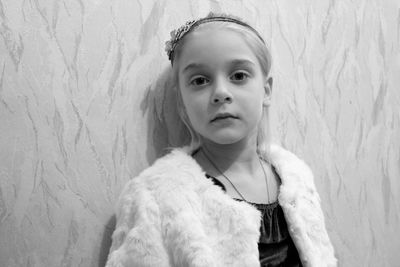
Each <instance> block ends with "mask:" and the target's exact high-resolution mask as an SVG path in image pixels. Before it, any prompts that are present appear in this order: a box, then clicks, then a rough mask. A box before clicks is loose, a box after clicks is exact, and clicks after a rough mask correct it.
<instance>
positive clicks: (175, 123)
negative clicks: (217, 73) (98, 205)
mask: <svg viewBox="0 0 400 267" xmlns="http://www.w3.org/2000/svg"><path fill="white" fill-rule="evenodd" d="M174 84H175V83H174V81H173V79H172V73H171V68H170V67H167V68H165V70H164V71H163V72H162V73H161V75H159V78H158V79H157V80H156V81H155V82H154V83H153V84H151V85H150V86H148V87H147V89H146V91H145V92H144V97H143V100H142V101H141V103H140V110H141V112H142V115H143V116H144V115H145V114H146V113H147V114H148V116H147V125H148V128H147V129H148V130H147V135H148V138H147V140H148V141H147V150H146V158H147V162H148V163H149V164H152V163H153V162H154V161H155V160H156V159H157V158H159V157H160V156H162V155H164V154H166V153H167V152H168V151H169V149H170V148H173V147H181V146H183V145H185V144H188V142H189V140H190V139H189V136H190V135H189V132H188V131H187V129H186V126H185V125H184V124H183V123H182V122H181V120H180V118H179V115H178V110H177V105H176V89H177V88H174ZM115 226H116V217H115V216H112V217H111V218H110V219H109V220H108V222H107V224H106V226H105V228H104V232H103V236H102V242H101V246H100V256H99V259H98V266H99V267H104V266H105V264H106V262H107V257H108V254H109V250H110V247H111V244H112V234H113V232H114V230H115ZM94 265H97V264H94Z"/></svg>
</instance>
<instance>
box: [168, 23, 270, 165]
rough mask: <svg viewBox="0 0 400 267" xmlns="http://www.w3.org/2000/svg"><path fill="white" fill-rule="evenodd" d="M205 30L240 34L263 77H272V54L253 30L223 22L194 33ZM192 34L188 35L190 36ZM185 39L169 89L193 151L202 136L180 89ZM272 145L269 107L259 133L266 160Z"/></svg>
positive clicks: (177, 53)
mask: <svg viewBox="0 0 400 267" xmlns="http://www.w3.org/2000/svg"><path fill="white" fill-rule="evenodd" d="M203 29H207V30H209V29H228V30H232V31H234V32H236V33H238V34H240V35H241V36H242V37H243V39H244V41H245V42H246V43H247V45H248V46H249V47H250V49H251V50H252V51H253V53H254V55H255V56H256V58H257V60H258V61H259V64H260V66H261V70H262V72H263V75H264V77H265V79H267V78H269V75H270V70H271V65H272V59H271V54H270V52H269V48H268V47H267V46H266V44H265V43H263V41H262V40H261V39H260V38H259V37H258V36H257V35H256V34H255V33H254V32H252V31H251V30H249V29H247V28H246V27H244V26H242V25H238V24H235V23H230V22H221V21H215V22H211V23H207V24H202V25H199V26H198V27H197V28H196V29H194V30H192V31H200V30H203ZM190 34H191V32H189V33H188V34H187V36H189V35H190ZM187 36H185V37H183V38H182V39H181V40H180V41H179V43H178V45H177V46H176V48H175V51H174V59H173V61H174V64H173V65H172V71H171V75H170V82H169V85H170V86H169V87H170V89H171V90H174V93H175V95H176V104H177V110H178V114H179V117H180V119H181V121H182V123H183V124H184V125H185V126H186V128H187V130H188V132H189V134H190V143H189V146H190V148H191V149H192V150H194V149H196V148H198V147H199V146H201V136H200V135H199V134H198V133H197V132H196V131H195V130H194V129H193V127H192V125H191V123H190V120H189V117H188V116H187V113H186V109H185V106H184V104H183V100H182V96H181V92H180V88H179V77H178V75H179V73H178V70H179V66H178V65H179V64H178V61H179V56H180V54H181V51H182V49H183V47H184V46H185V39H186V37H187ZM270 143H271V132H270V119H269V110H268V107H264V108H263V114H262V118H261V121H260V124H259V126H258V133H257V152H258V153H259V155H260V156H262V157H264V158H265V157H266V159H267V158H268V157H269V147H270Z"/></svg>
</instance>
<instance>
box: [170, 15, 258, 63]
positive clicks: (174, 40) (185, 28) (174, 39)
mask: <svg viewBox="0 0 400 267" xmlns="http://www.w3.org/2000/svg"><path fill="white" fill-rule="evenodd" d="M214 21H222V22H231V23H236V24H239V25H242V26H244V27H246V28H248V29H250V30H251V31H252V32H254V33H255V34H256V35H257V37H258V38H259V39H260V40H261V41H262V42H263V43H265V42H264V39H263V38H262V37H261V35H260V34H259V33H258V32H257V31H256V30H255V29H254V28H253V27H251V26H250V25H249V24H247V23H246V22H243V21H242V20H241V19H240V18H237V17H234V16H232V15H226V14H218V15H216V14H214V13H212V12H210V13H209V14H208V16H207V17H204V18H200V19H197V20H189V21H187V22H186V23H185V24H184V25H182V26H181V27H179V28H178V29H177V30H173V31H171V34H170V35H171V39H170V40H169V41H167V42H165V52H167V55H168V59H169V60H170V61H171V64H172V62H173V60H174V52H175V48H176V46H177V44H178V43H179V41H180V40H181V39H182V38H183V37H184V36H185V35H186V34H188V33H189V32H190V31H192V30H193V29H195V28H196V27H197V26H199V25H201V24H205V23H208V22H214Z"/></svg>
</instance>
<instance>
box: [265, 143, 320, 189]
mask: <svg viewBox="0 0 400 267" xmlns="http://www.w3.org/2000/svg"><path fill="white" fill-rule="evenodd" d="M266 158H267V159H268V161H270V163H271V165H272V166H273V167H274V169H275V171H276V172H277V173H278V175H279V177H280V178H281V180H282V183H283V184H285V182H286V183H298V184H302V185H306V186H307V187H309V188H312V189H314V188H315V186H314V175H313V173H312V171H311V169H310V167H309V166H308V165H307V163H305V162H304V161H303V160H302V159H300V158H299V157H298V156H296V155H295V154H294V153H292V152H291V151H289V150H287V149H285V148H283V147H281V146H280V145H276V144H274V145H271V147H270V151H269V155H268V156H267V157H266Z"/></svg>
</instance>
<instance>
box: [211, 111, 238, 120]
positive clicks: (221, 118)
mask: <svg viewBox="0 0 400 267" xmlns="http://www.w3.org/2000/svg"><path fill="white" fill-rule="evenodd" d="M228 118H230V119H237V118H238V117H236V116H234V115H232V114H230V113H221V114H217V116H215V117H214V118H213V119H212V120H211V122H214V121H219V120H223V119H228Z"/></svg>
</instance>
